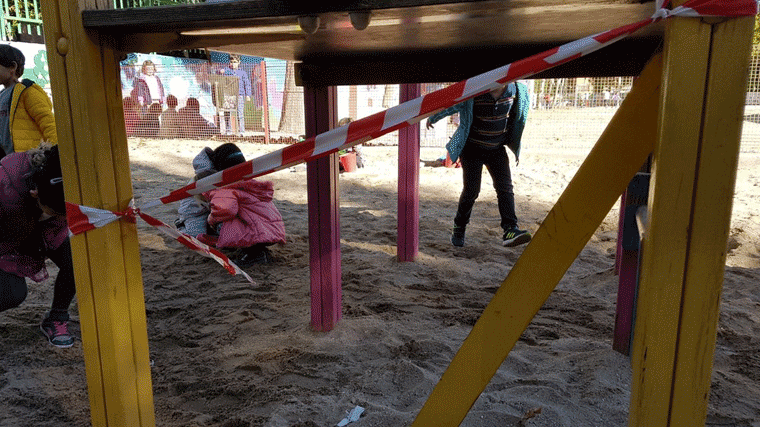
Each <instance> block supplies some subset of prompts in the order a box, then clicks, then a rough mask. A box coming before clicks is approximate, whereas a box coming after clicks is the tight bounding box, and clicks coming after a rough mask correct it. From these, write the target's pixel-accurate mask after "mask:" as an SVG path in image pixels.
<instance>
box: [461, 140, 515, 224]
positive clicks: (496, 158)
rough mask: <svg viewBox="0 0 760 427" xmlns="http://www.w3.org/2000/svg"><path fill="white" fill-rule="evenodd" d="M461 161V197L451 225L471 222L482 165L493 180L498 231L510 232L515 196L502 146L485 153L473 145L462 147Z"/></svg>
mask: <svg viewBox="0 0 760 427" xmlns="http://www.w3.org/2000/svg"><path fill="white" fill-rule="evenodd" d="M459 158H460V159H461V161H462V181H463V184H464V185H463V187H462V195H461V196H459V207H458V208H457V214H456V216H455V217H454V224H455V225H457V226H460V227H465V226H466V225H467V224H468V223H469V222H470V215H471V214H472V207H473V206H474V205H475V200H476V199H477V198H478V195H479V194H480V183H481V181H482V178H483V165H485V166H486V168H488V173H490V174H491V178H492V179H493V187H494V189H495V190H496V199H497V201H498V203H499V215H500V216H501V228H503V229H504V230H510V229H513V228H516V227H517V214H516V213H515V195H514V193H513V190H512V174H511V173H510V170H509V157H508V156H507V152H506V150H505V148H504V147H499V148H497V149H495V150H484V149H482V148H479V147H478V146H476V145H474V144H465V146H464V149H463V150H462V153H461V154H460V155H459Z"/></svg>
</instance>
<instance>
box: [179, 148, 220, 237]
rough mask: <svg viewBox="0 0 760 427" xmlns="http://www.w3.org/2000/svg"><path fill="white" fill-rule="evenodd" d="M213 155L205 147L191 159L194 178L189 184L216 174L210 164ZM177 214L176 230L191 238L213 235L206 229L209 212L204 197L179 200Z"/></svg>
mask: <svg viewBox="0 0 760 427" xmlns="http://www.w3.org/2000/svg"><path fill="white" fill-rule="evenodd" d="M213 154H214V151H213V150H212V149H210V148H208V147H206V148H204V149H203V150H201V152H200V153H198V155H197V156H195V158H194V159H193V169H194V170H195V177H194V178H193V179H192V181H190V182H194V181H197V180H199V179H201V178H204V177H207V176H209V175H211V174H213V173H214V172H216V170H215V169H214V164H213V163H212V162H211V156H212V155H213ZM177 213H178V214H179V218H178V219H177V221H175V222H174V224H175V225H176V226H177V230H179V231H181V232H183V233H185V234H188V235H190V236H193V237H199V235H204V234H215V233H209V232H210V230H208V227H207V225H208V224H207V223H206V219H207V218H208V214H209V213H211V210H210V209H209V203H208V199H206V197H205V196H203V195H200V194H199V195H197V196H194V197H188V198H185V199H182V200H180V201H179V208H177Z"/></svg>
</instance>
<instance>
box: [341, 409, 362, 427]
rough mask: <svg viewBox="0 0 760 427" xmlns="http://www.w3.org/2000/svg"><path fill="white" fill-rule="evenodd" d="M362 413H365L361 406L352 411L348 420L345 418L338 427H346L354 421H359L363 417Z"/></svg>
mask: <svg viewBox="0 0 760 427" xmlns="http://www.w3.org/2000/svg"><path fill="white" fill-rule="evenodd" d="M362 412H364V408H362V407H361V406H357V407H355V408H354V409H352V410H351V411H350V412H349V413H348V416H347V417H346V418H343V419H342V420H341V421H340V422H339V423H338V427H343V426H344V425H346V424H348V423H352V422H354V421H359V417H361V416H362Z"/></svg>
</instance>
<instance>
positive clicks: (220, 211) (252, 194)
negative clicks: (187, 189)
mask: <svg viewBox="0 0 760 427" xmlns="http://www.w3.org/2000/svg"><path fill="white" fill-rule="evenodd" d="M211 160H212V162H213V163H214V168H215V169H216V170H224V169H227V168H229V167H232V166H234V165H236V164H240V163H243V162H245V157H244V156H243V153H242V152H240V149H239V148H238V147H237V146H236V145H235V144H232V143H227V144H223V145H221V146H219V147H217V149H216V150H214V153H213V154H212V156H211ZM204 196H205V197H206V198H207V199H208V200H209V206H210V209H211V213H210V214H209V216H208V223H209V225H211V226H212V227H216V226H219V236H218V237H216V236H213V237H212V236H208V235H205V236H203V237H202V239H201V240H205V241H206V242H207V243H208V242H212V241H213V242H214V245H215V246H216V247H218V248H222V249H224V248H240V249H241V250H240V255H238V257H236V258H234V259H233V262H235V263H236V264H238V265H239V266H241V267H245V266H247V265H251V264H254V263H266V262H269V261H270V260H271V254H270V253H269V250H268V249H267V246H269V245H273V244H275V243H285V224H284V222H283V220H282V215H281V214H280V211H279V210H277V207H276V206H275V205H274V202H273V196H274V186H273V185H272V182H271V181H258V180H255V179H248V180H245V181H240V182H237V183H234V184H230V185H228V186H226V187H222V188H217V189H214V190H210V191H207V192H206V193H204Z"/></svg>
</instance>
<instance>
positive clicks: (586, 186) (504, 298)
mask: <svg viewBox="0 0 760 427" xmlns="http://www.w3.org/2000/svg"><path fill="white" fill-rule="evenodd" d="M661 73H662V62H661V56H660V55H657V56H655V58H653V59H652V61H651V62H650V63H649V64H648V65H647V67H646V68H645V70H644V71H643V73H642V75H641V76H640V78H639V79H637V81H636V82H635V84H634V86H633V89H632V90H631V92H630V94H629V95H628V96H627V97H626V99H625V101H624V102H623V104H622V105H621V106H620V108H619V109H618V111H617V113H616V114H615V116H614V117H613V118H612V120H611V121H610V124H609V125H608V126H607V129H606V130H605V131H604V133H603V134H602V136H601V137H600V138H599V141H598V142H597V144H596V146H595V147H594V148H593V150H592V151H591V152H590V153H589V155H588V157H587V158H586V160H585V161H584V162H583V164H582V165H581V167H580V168H579V169H578V172H577V173H576V175H575V176H574V177H573V179H572V180H571V182H570V183H569V184H568V186H567V188H566V189H565V191H564V192H563V194H562V196H560V198H559V200H558V201H557V203H556V205H555V206H554V207H553V208H552V210H551V211H550V212H549V214H548V216H547V217H546V219H545V220H544V221H543V223H542V225H541V227H540V228H539V229H538V231H537V232H536V235H535V236H534V238H533V241H532V242H531V243H530V244H529V245H528V247H527V248H525V251H524V252H523V254H522V256H521V257H520V259H519V260H518V261H517V263H515V265H514V267H512V270H511V271H510V273H509V275H508V276H507V278H506V279H505V280H504V282H503V283H502V284H501V287H500V288H499V290H498V291H497V292H496V295H494V298H493V299H492V300H491V302H490V303H489V304H488V306H487V307H486V308H485V310H484V312H483V314H482V315H481V317H480V319H478V322H477V323H476V324H475V326H474V327H473V329H472V331H471V332H470V334H469V336H468V337H467V339H466V340H465V341H464V343H463V344H462V347H461V348H460V349H459V351H458V352H457V354H456V356H455V357H454V359H453V360H452V362H451V364H450V365H449V367H448V369H447V370H446V372H445V373H444V374H443V376H442V378H441V380H440V382H439V383H438V384H437V385H436V387H435V389H434V390H433V392H432V394H431V395H430V397H429V398H428V400H427V402H426V403H425V405H424V406H423V408H422V410H421V411H420V413H419V414H418V416H417V418H416V419H415V421H414V423H413V426H417V427H422V426H430V427H444V426H458V425H459V424H460V423H461V422H462V420H463V419H464V417H465V416H466V415H467V412H468V411H469V409H470V407H471V406H472V405H473V404H474V403H475V400H476V399H477V398H478V396H479V395H480V393H481V392H482V391H483V389H484V388H485V387H486V385H487V384H488V382H489V381H490V380H491V378H492V377H493V375H494V373H495V372H496V370H497V369H498V368H499V366H500V365H501V363H502V362H503V361H504V359H505V358H506V357H507V354H508V353H509V351H510V350H511V349H512V347H513V346H514V345H515V343H516V342H517V340H518V338H519V337H520V335H521V334H522V333H523V331H524V330H525V328H526V327H527V326H528V324H529V323H530V321H531V319H532V318H533V316H534V315H535V314H536V312H538V310H539V308H540V307H541V305H543V303H544V302H545V301H546V299H547V298H548V297H549V295H550V294H551V292H552V290H554V288H555V287H556V286H557V284H558V283H559V281H560V279H561V278H562V276H563V275H564V274H565V271H567V269H568V268H569V267H570V265H571V264H572V263H573V261H574V260H575V258H576V257H577V256H578V254H579V253H580V251H581V250H582V249H583V247H584V246H585V245H586V243H587V242H588V240H589V239H590V237H591V235H592V234H593V233H594V231H595V230H596V229H597V228H598V227H599V224H601V222H602V220H603V219H604V217H605V216H606V215H607V213H608V212H609V211H610V209H611V208H612V206H613V205H614V204H615V201H616V200H617V199H618V198H619V197H620V194H621V193H622V192H623V190H624V189H625V187H626V186H627V185H628V182H629V181H630V180H631V178H632V177H633V176H634V175H635V174H636V172H638V170H639V168H640V167H641V165H642V164H643V163H644V161H645V160H646V159H647V157H648V156H649V154H650V153H651V151H652V149H653V147H654V142H655V140H656V123H657V116H658V115H657V109H658V104H659V90H660V81H661V80H660V76H661Z"/></svg>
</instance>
